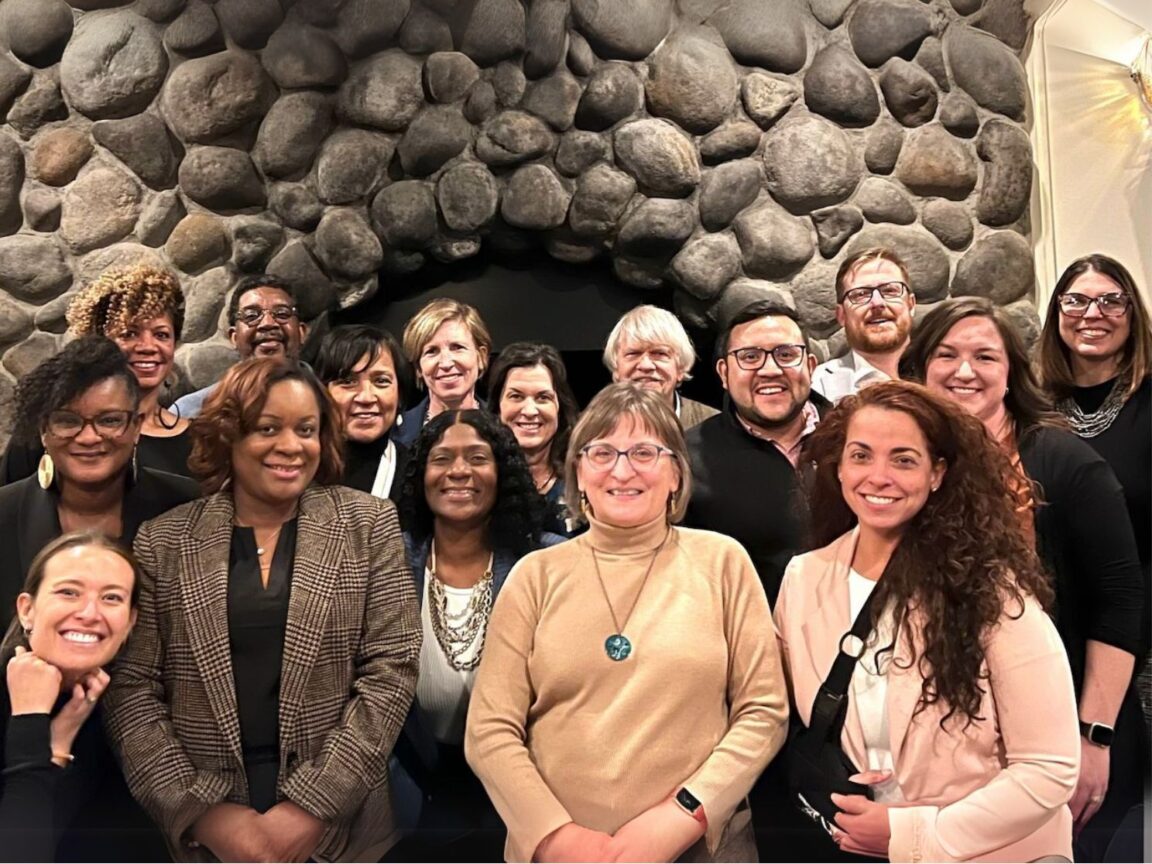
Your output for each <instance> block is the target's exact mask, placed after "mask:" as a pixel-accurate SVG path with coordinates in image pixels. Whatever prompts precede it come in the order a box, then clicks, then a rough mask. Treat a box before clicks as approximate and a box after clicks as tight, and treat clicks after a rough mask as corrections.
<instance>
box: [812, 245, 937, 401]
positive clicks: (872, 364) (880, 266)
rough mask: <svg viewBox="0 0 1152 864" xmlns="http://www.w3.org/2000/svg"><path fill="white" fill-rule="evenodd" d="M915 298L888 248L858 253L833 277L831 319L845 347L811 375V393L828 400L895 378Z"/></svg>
mask: <svg viewBox="0 0 1152 864" xmlns="http://www.w3.org/2000/svg"><path fill="white" fill-rule="evenodd" d="M915 308H916V295H914V294H913V293H912V288H911V287H910V285H909V282H908V268H907V267H906V266H905V264H904V262H903V261H901V260H900V256H899V255H897V254H896V253H895V252H894V251H892V250H891V249H883V248H872V249H863V250H861V251H860V252H857V253H855V254H854V255H850V256H849V257H848V258H846V259H845V260H844V263H843V264H841V265H840V270H839V272H838V273H837V274H836V320H837V321H839V322H840V325H841V326H842V327H843V328H844V336H845V338H846V339H847V341H848V348H849V349H850V350H849V352H848V353H847V354H845V355H844V356H843V357H837V358H836V359H834V360H829V361H828V362H827V363H823V364H821V365H820V366H818V367H817V368H816V371H815V372H814V373H813V374H812V389H813V390H815V391H816V392H817V393H819V394H820V395H821V396H823V397H825V398H826V399H829V400H831V401H832V402H838V401H840V400H841V399H843V398H844V397H845V396H848V395H850V394H852V393H855V392H857V391H858V390H859V389H860V388H861V387H864V386H867V385H868V384H874V383H876V382H877V381H887V380H889V379H892V378H898V377H899V375H897V366H898V365H899V363H900V355H901V354H902V353H904V348H905V347H907V345H908V334H909V333H910V332H911V330H912V311H913V310H914V309H915Z"/></svg>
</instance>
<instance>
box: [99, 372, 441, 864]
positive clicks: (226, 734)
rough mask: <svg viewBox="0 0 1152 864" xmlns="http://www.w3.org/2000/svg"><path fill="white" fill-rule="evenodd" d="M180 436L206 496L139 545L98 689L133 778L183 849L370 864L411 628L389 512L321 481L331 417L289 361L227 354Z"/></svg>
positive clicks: (387, 838)
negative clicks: (132, 613)
mask: <svg viewBox="0 0 1152 864" xmlns="http://www.w3.org/2000/svg"><path fill="white" fill-rule="evenodd" d="M192 436H193V440H194V446H193V453H192V458H191V460H190V465H191V468H192V470H193V471H194V472H195V473H196V474H197V476H198V477H200V479H201V481H202V483H203V485H204V488H205V491H206V492H208V493H210V494H209V497H207V498H205V499H202V500H201V501H198V502H195V504H194V505H192V506H191V507H185V508H180V509H178V510H175V511H173V512H171V513H169V514H166V515H165V516H164V517H162V518H160V519H156V520H154V521H153V522H151V523H149V525H148V526H147V527H146V529H145V530H144V531H143V532H142V533H141V535H140V536H139V537H138V538H137V542H136V554H137V556H138V557H139V559H140V562H141V565H142V566H143V568H144V571H145V572H146V573H147V574H148V575H149V577H150V579H149V581H148V583H147V585H146V587H145V590H144V592H143V593H142V596H141V603H140V609H141V613H140V624H139V627H138V628H137V632H136V635H135V637H134V638H133V640H132V644H131V645H130V647H129V649H128V651H127V653H126V655H125V657H124V659H123V661H122V663H121V665H120V667H119V669H120V674H119V675H118V677H117V679H116V681H115V682H114V683H113V687H112V689H111V691H110V692H109V696H108V702H109V715H110V716H109V728H110V729H111V731H112V736H113V741H114V745H115V747H116V748H117V749H118V751H119V754H120V757H121V759H122V761H123V763H124V767H125V775H126V777H127V780H128V784H129V786H130V787H131V789H132V791H133V794H135V795H136V797H137V799H138V800H139V801H140V802H141V804H143V805H144V807H145V808H146V809H147V810H148V811H149V813H150V814H151V815H152V817H153V819H155V820H156V822H157V823H158V824H159V825H160V826H161V828H162V829H163V830H164V832H165V835H166V837H167V840H168V843H169V847H170V851H171V854H172V855H173V856H174V857H175V858H176V860H193V859H196V858H197V856H198V855H199V854H200V853H198V852H197V851H196V850H197V849H198V848H200V847H206V848H207V849H208V850H210V851H211V852H212V853H213V854H214V855H215V856H216V857H217V858H220V859H222V860H283V861H300V860H307V859H309V858H313V857H315V858H317V859H321V860H378V858H379V856H380V855H381V854H382V853H383V852H384V851H385V850H386V849H387V848H388V846H389V845H390V843H391V842H393V841H394V839H395V838H394V836H393V835H394V825H393V820H392V818H391V809H390V807H389V804H388V770H387V759H388V754H389V753H390V752H391V750H392V745H393V743H394V741H395V739H396V735H397V733H398V732H399V731H400V726H401V724H402V722H403V719H404V713H405V712H406V711H407V709H408V705H409V704H410V702H411V700H412V692H413V688H414V685H415V678H416V663H417V656H418V652H419V644H420V635H419V631H418V629H417V628H418V623H417V622H418V618H417V615H418V612H417V608H416V596H415V592H414V591H413V590H412V584H411V581H410V580H409V578H408V574H407V568H406V566H405V561H404V549H403V544H402V541H401V538H400V529H399V525H398V523H397V520H396V513H395V508H394V507H393V506H392V504H391V503H390V502H387V501H381V500H380V499H378V498H373V497H371V496H369V495H365V494H364V493H362V492H358V491H354V490H351V489H346V488H344V487H340V486H335V485H330V484H334V483H337V482H339V480H340V474H341V460H340V447H341V442H340V423H339V417H338V415H337V413H336V408H335V406H334V405H333V404H332V402H331V401H330V400H329V398H328V395H327V393H326V392H325V390H324V388H323V386H322V385H321V384H320V382H319V381H318V380H317V379H316V377H315V376H314V375H313V374H312V372H311V371H309V370H308V369H307V368H306V367H304V366H303V365H301V364H300V363H298V362H296V361H294V360H287V359H260V358H252V359H249V360H246V361H243V362H241V363H239V364H237V365H236V366H234V367H232V369H231V370H229V372H228V373H227V374H226V375H225V376H224V378H223V380H222V381H221V382H220V386H219V387H218V388H217V389H216V390H215V392H213V394H212V395H211V396H210V397H209V398H208V400H207V401H206V402H205V404H204V410H203V413H202V414H201V415H200V417H198V418H197V420H196V421H195V422H194V423H193V426H192ZM189 658H193V659H191V660H190V659H189ZM158 681H159V682H162V686H161V687H157V686H156V682H158ZM169 718H171V722H168V720H169ZM176 778H178V779H176ZM372 856H375V857H372Z"/></svg>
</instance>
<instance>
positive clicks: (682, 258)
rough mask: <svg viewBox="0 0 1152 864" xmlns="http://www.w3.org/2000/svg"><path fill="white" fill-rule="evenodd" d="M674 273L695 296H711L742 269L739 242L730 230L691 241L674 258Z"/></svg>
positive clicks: (714, 295) (707, 298)
mask: <svg viewBox="0 0 1152 864" xmlns="http://www.w3.org/2000/svg"><path fill="white" fill-rule="evenodd" d="M671 269H672V275H673V276H674V277H675V278H676V281H677V282H678V283H679V284H680V285H681V286H682V287H683V288H684V290H685V291H688V292H689V293H690V294H692V296H694V297H698V298H700V299H701V300H711V299H712V298H714V297H716V296H718V295H719V294H720V292H721V291H723V290H724V286H726V285H727V284H728V283H729V282H731V281H732V280H733V279H735V278H736V277H737V276H738V275H739V273H740V246H739V244H738V243H737V242H736V238H734V237H733V236H732V235H731V234H705V235H703V236H701V237H697V238H696V239H694V240H690V241H688V243H687V244H686V245H685V246H684V248H683V249H681V250H680V251H679V253H677V255H676V257H675V258H673V259H672V267H671Z"/></svg>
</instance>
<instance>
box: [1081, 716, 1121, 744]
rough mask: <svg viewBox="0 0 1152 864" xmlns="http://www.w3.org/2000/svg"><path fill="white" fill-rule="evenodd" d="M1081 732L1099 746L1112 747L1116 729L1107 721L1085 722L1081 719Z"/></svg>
mask: <svg viewBox="0 0 1152 864" xmlns="http://www.w3.org/2000/svg"><path fill="white" fill-rule="evenodd" d="M1080 734H1081V735H1082V736H1084V737H1085V738H1087V739H1088V740H1089V741H1090V742H1091V743H1093V744H1095V745H1096V746H1097V747H1111V746H1112V739H1113V738H1114V737H1115V735H1116V730H1115V729H1113V728H1112V727H1111V726H1108V725H1107V724H1105V723H1085V722H1084V721H1083V720H1081V721H1080Z"/></svg>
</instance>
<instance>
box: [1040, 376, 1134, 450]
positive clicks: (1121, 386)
mask: <svg viewBox="0 0 1152 864" xmlns="http://www.w3.org/2000/svg"><path fill="white" fill-rule="evenodd" d="M1130 381H1131V378H1130V377H1129V376H1128V375H1121V376H1120V377H1119V378H1117V379H1116V383H1114V384H1113V385H1112V389H1111V390H1110V391H1108V398H1107V399H1105V400H1104V402H1103V404H1101V405H1100V407H1099V408H1097V409H1096V410H1095V411H1091V412H1088V411H1084V410H1082V409H1081V408H1080V406H1079V405H1077V404H1076V400H1075V399H1073V398H1072V397H1071V396H1066V397H1065V398H1063V399H1061V400H1060V401H1059V402H1057V403H1056V410H1058V411H1059V412H1060V413H1061V414H1063V415H1064V416H1065V417H1067V418H1068V424H1069V425H1070V426H1071V427H1072V431H1073V432H1075V433H1076V434H1077V435H1079V436H1080V437H1081V438H1095V437H1096V436H1097V435H1099V434H1100V433H1101V432H1103V431H1104V430H1106V429H1107V428H1108V427H1109V426H1111V425H1112V423H1113V422H1114V421H1115V420H1116V418H1117V416H1119V414H1120V411H1121V409H1122V408H1123V407H1124V403H1125V402H1126V401H1127V398H1126V397H1127V395H1128V384H1129V382H1130Z"/></svg>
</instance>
